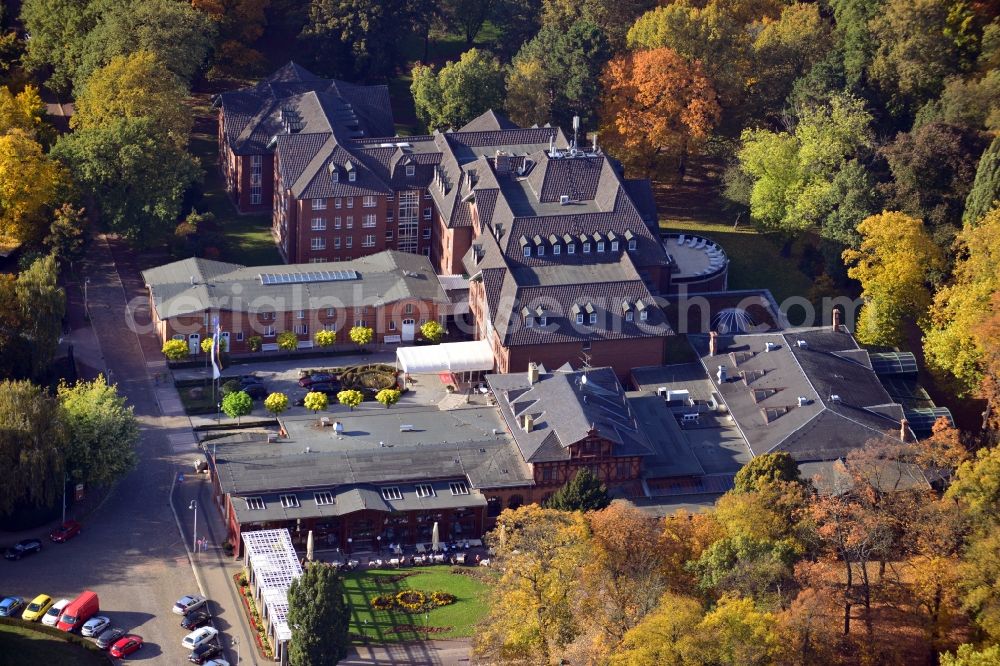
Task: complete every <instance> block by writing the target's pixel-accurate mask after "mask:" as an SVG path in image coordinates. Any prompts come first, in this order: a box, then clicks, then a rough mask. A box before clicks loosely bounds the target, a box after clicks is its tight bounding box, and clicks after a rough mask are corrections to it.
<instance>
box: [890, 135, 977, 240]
mask: <svg viewBox="0 0 1000 666" xmlns="http://www.w3.org/2000/svg"><path fill="white" fill-rule="evenodd" d="M983 148H984V145H983V141H982V139H981V138H980V137H979V135H978V133H977V132H974V131H972V130H967V129H963V128H961V127H955V126H953V125H944V124H941V123H931V124H929V125H924V126H922V127H918V128H917V129H915V130H913V131H912V132H908V133H901V134H899V135H897V136H896V139H895V141H893V142H892V143H890V144H889V145H887V146H884V147H883V148H882V150H881V153H882V155H883V156H885V159H886V161H887V162H888V163H889V169H890V170H891V171H892V180H891V181H890V182H889V183H888V184H886V186H885V191H886V194H887V195H888V198H889V205H890V206H891V208H892V209H893V210H900V211H902V212H904V213H906V214H908V215H911V216H913V217H919V218H920V219H922V220H923V221H924V223H925V224H927V225H928V226H929V227H930V228H931V229H932V231H933V234H934V237H935V239H936V240H938V242H939V244H940V245H942V246H946V245H947V244H948V243H950V242H951V240H952V238H953V237H954V234H955V229H956V228H957V227H958V225H959V224H960V222H961V219H962V209H963V208H964V206H965V199H966V197H967V196H968V195H969V192H970V191H971V189H972V182H973V179H974V177H975V172H976V166H975V165H976V161H977V160H978V159H979V156H980V154H981V153H982V151H983Z"/></svg>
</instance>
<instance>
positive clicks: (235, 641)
mask: <svg viewBox="0 0 1000 666" xmlns="http://www.w3.org/2000/svg"><path fill="white" fill-rule="evenodd" d="M233 647H234V648H236V664H237V666H239V663H240V641H239V640H238V639H236V638H234V639H233Z"/></svg>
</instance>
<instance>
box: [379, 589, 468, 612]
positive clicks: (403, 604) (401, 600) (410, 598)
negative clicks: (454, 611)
mask: <svg viewBox="0 0 1000 666" xmlns="http://www.w3.org/2000/svg"><path fill="white" fill-rule="evenodd" d="M457 600H458V598H457V597H456V596H455V595H454V594H451V593H450V592H441V591H436V592H430V593H427V592H422V591H420V590H402V591H401V592H397V593H396V594H395V595H392V594H380V595H378V596H377V597H373V598H372V599H371V601H370V603H371V607H372V608H374V609H375V610H379V611H389V610H394V609H396V610H401V611H404V612H407V613H421V612H424V611H428V610H430V609H432V608H438V607H439V606H448V605H449V604H453V603H455V602H456V601H457Z"/></svg>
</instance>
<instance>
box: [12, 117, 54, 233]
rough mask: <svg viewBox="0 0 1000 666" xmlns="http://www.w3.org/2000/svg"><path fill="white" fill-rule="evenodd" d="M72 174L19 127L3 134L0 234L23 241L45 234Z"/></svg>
mask: <svg viewBox="0 0 1000 666" xmlns="http://www.w3.org/2000/svg"><path fill="white" fill-rule="evenodd" d="M68 181H69V176H68V174H67V173H66V170H65V169H63V168H62V166H61V165H60V164H59V163H58V162H56V161H55V160H53V159H51V158H50V157H49V156H48V155H46V154H45V153H44V152H43V151H42V146H41V145H40V144H39V143H38V142H37V141H35V140H34V139H33V138H31V136H29V135H28V134H25V133H24V132H23V131H21V130H19V129H15V130H12V131H10V132H8V133H7V134H3V135H0V235H2V236H4V237H7V238H12V239H15V240H17V241H19V242H22V243H30V242H38V241H40V240H41V239H42V237H43V236H44V235H45V231H46V228H47V226H48V225H47V219H46V218H47V217H48V215H49V214H50V211H51V210H53V209H54V208H56V207H58V205H59V203H60V202H59V199H60V197H61V194H62V193H63V192H64V191H65V188H66V186H67V184H68Z"/></svg>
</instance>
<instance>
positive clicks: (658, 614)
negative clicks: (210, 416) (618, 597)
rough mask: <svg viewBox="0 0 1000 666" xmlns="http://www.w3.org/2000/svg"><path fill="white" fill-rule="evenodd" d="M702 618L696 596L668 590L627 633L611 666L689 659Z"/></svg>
mask: <svg viewBox="0 0 1000 666" xmlns="http://www.w3.org/2000/svg"><path fill="white" fill-rule="evenodd" d="M701 619H702V608H701V604H700V603H698V600H697V599H694V598H692V597H686V596H682V595H678V594H674V593H670V592H668V593H666V594H664V595H663V596H662V597H661V598H660V603H659V606H657V608H656V609H655V610H654V611H652V612H651V613H649V614H648V615H646V616H645V617H644V618H643V619H642V622H640V623H639V624H638V625H636V626H635V627H633V628H632V629H630V630H629V632H628V633H627V634H625V639H624V640H623V641H622V645H621V647H620V648H619V649H617V650H615V652H614V653H612V655H611V659H610V663H611V664H612V666H647V664H686V663H689V662H688V657H689V656H690V655H691V653H692V652H693V650H694V641H693V638H694V634H695V628H696V627H697V626H698V623H699V622H701Z"/></svg>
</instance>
